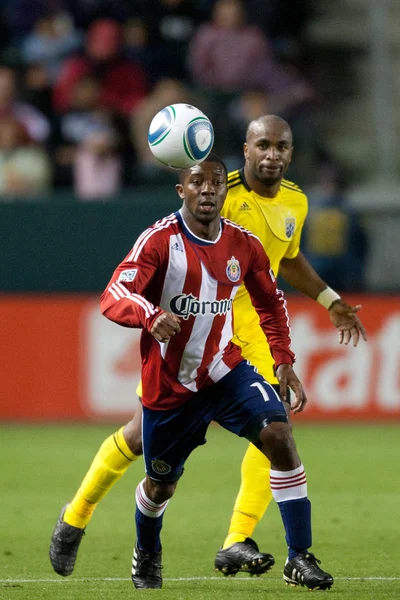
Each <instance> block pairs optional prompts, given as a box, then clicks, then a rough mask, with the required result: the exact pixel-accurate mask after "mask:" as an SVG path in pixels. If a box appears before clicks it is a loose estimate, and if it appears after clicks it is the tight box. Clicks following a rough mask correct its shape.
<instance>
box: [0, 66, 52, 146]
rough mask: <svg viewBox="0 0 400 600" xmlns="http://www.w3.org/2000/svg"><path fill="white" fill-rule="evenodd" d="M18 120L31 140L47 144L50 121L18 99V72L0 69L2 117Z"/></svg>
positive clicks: (0, 106) (0, 107) (0, 109)
mask: <svg viewBox="0 0 400 600" xmlns="http://www.w3.org/2000/svg"><path fill="white" fill-rule="evenodd" d="M5 116H10V117H13V118H14V119H16V120H17V121H18V122H19V123H20V124H21V125H22V126H23V127H24V128H25V129H26V131H27V132H28V135H29V137H30V139H31V140H33V141H35V142H39V143H41V142H45V141H46V140H47V138H48V136H49V133H50V124H49V122H48V120H47V119H46V118H45V117H44V115H42V114H41V113H40V112H39V111H38V110H37V109H36V108H34V107H33V106H31V105H30V104H27V103H24V102H20V101H19V100H18V99H17V82H16V72H15V70H14V69H11V68H10V67H6V66H3V67H0V117H5Z"/></svg>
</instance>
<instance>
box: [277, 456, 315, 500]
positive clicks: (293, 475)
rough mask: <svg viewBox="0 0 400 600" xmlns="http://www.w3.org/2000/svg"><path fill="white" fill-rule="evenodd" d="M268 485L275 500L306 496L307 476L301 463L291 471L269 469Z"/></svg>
mask: <svg viewBox="0 0 400 600" xmlns="http://www.w3.org/2000/svg"><path fill="white" fill-rule="evenodd" d="M270 485H271V491H272V495H273V497H274V499H275V501H276V502H285V500H297V499H299V498H307V478H306V473H305V471H304V466H303V465H302V464H301V465H300V467H297V469H293V470H292V471H274V470H273V469H271V473H270Z"/></svg>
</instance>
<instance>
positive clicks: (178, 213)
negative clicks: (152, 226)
mask: <svg viewBox="0 0 400 600" xmlns="http://www.w3.org/2000/svg"><path fill="white" fill-rule="evenodd" d="M175 216H176V218H177V219H178V222H179V224H180V226H181V227H182V229H183V233H184V234H185V236H186V237H187V238H188V239H189V240H190V241H191V242H193V243H194V244H197V245H198V246H213V245H214V244H216V243H217V242H219V240H220V238H221V235H222V227H223V223H222V219H221V220H220V224H219V232H218V235H217V238H216V239H215V240H203V238H200V237H198V236H197V235H195V234H194V233H193V232H192V231H190V229H189V227H188V226H187V225H186V223H185V221H184V218H183V217H182V213H181V211H180V210H178V211H176V213H175Z"/></svg>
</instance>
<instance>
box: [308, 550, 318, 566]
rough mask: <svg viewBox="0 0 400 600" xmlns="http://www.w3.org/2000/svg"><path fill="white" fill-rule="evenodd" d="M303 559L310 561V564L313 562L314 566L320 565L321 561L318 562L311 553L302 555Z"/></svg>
mask: <svg viewBox="0 0 400 600" xmlns="http://www.w3.org/2000/svg"><path fill="white" fill-rule="evenodd" d="M304 558H307V559H308V560H311V562H313V563H314V564H316V563H318V564H319V565H320V564H321V561H320V560H318V558H317V557H316V556H315V555H314V554H312V552H307V554H305V555H304Z"/></svg>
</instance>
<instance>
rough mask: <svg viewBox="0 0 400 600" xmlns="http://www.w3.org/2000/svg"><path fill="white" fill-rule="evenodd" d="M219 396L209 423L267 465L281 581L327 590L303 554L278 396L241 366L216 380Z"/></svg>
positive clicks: (305, 516)
mask: <svg viewBox="0 0 400 600" xmlns="http://www.w3.org/2000/svg"><path fill="white" fill-rule="evenodd" d="M221 395H223V396H224V398H223V400H222V401H221V403H220V405H221V406H222V408H223V411H221V412H220V415H221V416H220V415H216V418H215V420H216V421H217V422H219V423H220V424H221V425H222V426H223V427H225V428H226V429H228V430H229V431H232V432H233V433H236V434H238V435H240V436H241V437H246V438H247V439H248V440H249V441H250V442H253V443H254V444H256V445H257V446H258V447H259V448H260V449H261V450H262V452H263V453H264V454H265V455H266V456H267V457H268V459H269V460H270V461H271V477H270V478H271V488H272V493H273V496H274V498H275V500H276V501H277V503H278V505H279V509H280V512H281V515H282V521H283V524H284V527H285V532H286V540H287V544H288V548H289V557H288V562H287V564H286V566H285V580H286V581H287V582H288V583H294V584H296V585H297V584H301V585H306V586H307V587H308V588H309V589H327V588H329V587H331V585H332V583H333V579H332V577H331V575H329V574H328V573H325V572H324V571H322V570H321V569H320V568H319V567H318V564H317V560H316V559H315V557H314V555H313V554H311V553H310V552H309V551H308V549H309V547H310V546H311V508H310V507H311V505H310V501H309V500H308V497H307V483H306V478H305V472H304V467H303V465H302V463H301V460H300V457H299V455H298V453H297V450H296V445H295V442H294V438H293V435H292V428H291V425H290V423H289V420H288V417H287V414H286V411H285V408H284V406H283V404H282V402H281V400H280V398H279V395H278V394H277V392H276V391H275V390H274V389H273V387H272V386H271V385H270V384H269V383H267V382H266V381H265V380H263V378H262V377H261V376H260V375H259V374H258V373H256V372H255V371H254V369H252V368H251V366H249V365H248V364H246V363H245V362H242V363H241V364H240V365H238V366H237V367H235V369H233V370H232V371H231V372H230V373H229V374H228V375H226V376H225V377H224V378H223V379H222V380H221ZM297 571H299V572H300V575H297Z"/></svg>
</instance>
